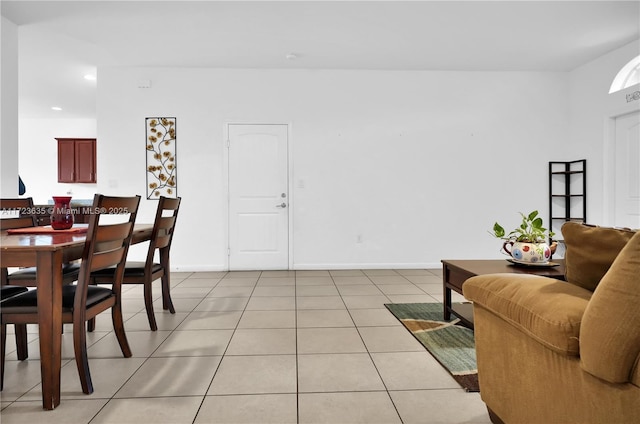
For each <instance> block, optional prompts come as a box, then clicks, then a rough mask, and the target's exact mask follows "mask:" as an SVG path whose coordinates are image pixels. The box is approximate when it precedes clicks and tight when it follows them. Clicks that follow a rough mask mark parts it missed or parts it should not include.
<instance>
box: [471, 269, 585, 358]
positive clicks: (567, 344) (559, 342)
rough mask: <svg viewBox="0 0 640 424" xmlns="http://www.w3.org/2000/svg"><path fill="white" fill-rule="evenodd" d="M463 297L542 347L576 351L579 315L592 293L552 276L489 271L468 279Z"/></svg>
mask: <svg viewBox="0 0 640 424" xmlns="http://www.w3.org/2000/svg"><path fill="white" fill-rule="evenodd" d="M462 290H463V293H464V296H465V297H466V298H467V299H469V300H471V301H472V302H474V304H478V305H481V306H482V307H483V308H484V309H486V310H488V311H490V312H491V313H493V314H494V315H496V316H498V317H499V318H500V319H502V320H504V321H506V322H508V323H509V324H511V325H512V326H514V327H516V328H517V329H519V330H520V331H522V332H523V333H525V334H526V335H528V336H529V337H531V338H533V339H535V340H537V341H538V342H539V343H541V344H543V345H544V346H546V347H548V348H549V349H552V350H554V351H556V352H558V353H561V354H564V355H571V356H577V355H578V354H579V349H580V347H579V335H580V324H581V322H582V316H583V314H584V311H585V309H586V307H587V304H588V303H589V299H590V298H591V295H592V293H591V292H590V291H589V290H586V289H583V288H581V287H578V286H575V285H573V284H569V283H566V282H563V281H558V280H555V279H552V278H547V277H541V276H536V275H524V274H489V275H480V276H476V277H472V278H470V279H468V280H467V281H466V282H465V283H464V285H463V286H462Z"/></svg>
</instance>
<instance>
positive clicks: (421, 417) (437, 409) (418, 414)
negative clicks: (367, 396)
mask: <svg viewBox="0 0 640 424" xmlns="http://www.w3.org/2000/svg"><path fill="white" fill-rule="evenodd" d="M390 394H391V399H393V403H394V404H395V406H396V408H397V409H398V413H399V414H400V417H401V418H402V422H403V423H405V424H423V423H425V422H428V423H430V424H431V423H434V424H459V423H470V424H471V423H473V424H490V423H491V420H489V415H488V413H487V408H486V406H485V404H484V402H482V400H481V399H480V394H479V393H467V392H465V391H464V390H463V389H449V390H411V391H392V392H390Z"/></svg>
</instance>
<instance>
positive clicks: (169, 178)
mask: <svg viewBox="0 0 640 424" xmlns="http://www.w3.org/2000/svg"><path fill="white" fill-rule="evenodd" d="M145 121H146V137H147V139H146V146H147V147H146V149H147V199H158V198H159V197H160V196H166V197H171V198H176V197H178V182H177V163H176V118H146V119H145Z"/></svg>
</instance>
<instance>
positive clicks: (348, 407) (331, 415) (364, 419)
mask: <svg viewBox="0 0 640 424" xmlns="http://www.w3.org/2000/svg"><path fill="white" fill-rule="evenodd" d="M299 409H300V413H299V415H300V421H299V422H300V424H315V423H318V424H320V423H343V424H346V423H349V424H359V423H360V424H376V423H379V424H392V423H401V421H400V418H399V417H398V413H397V412H396V410H395V407H394V406H393V403H392V402H391V399H389V395H388V394H387V393H386V392H347V393H301V394H300V396H299ZM423 422H425V421H423Z"/></svg>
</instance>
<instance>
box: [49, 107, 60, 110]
mask: <svg viewBox="0 0 640 424" xmlns="http://www.w3.org/2000/svg"><path fill="white" fill-rule="evenodd" d="M51 109H52V110H62V108H61V107H60V106H51Z"/></svg>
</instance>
